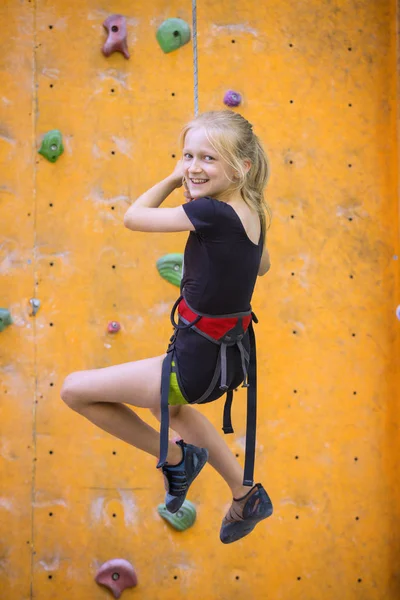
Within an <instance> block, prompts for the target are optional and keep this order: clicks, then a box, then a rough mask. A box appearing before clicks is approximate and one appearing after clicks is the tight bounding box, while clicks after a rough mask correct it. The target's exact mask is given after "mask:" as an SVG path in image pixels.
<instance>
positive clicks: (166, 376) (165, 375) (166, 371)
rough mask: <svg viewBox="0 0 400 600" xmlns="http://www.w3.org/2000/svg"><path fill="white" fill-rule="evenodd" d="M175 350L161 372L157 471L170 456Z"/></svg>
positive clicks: (168, 353)
mask: <svg viewBox="0 0 400 600" xmlns="http://www.w3.org/2000/svg"><path fill="white" fill-rule="evenodd" d="M172 350H173V349H172V348H171V350H170V351H169V352H167V356H166V357H165V358H164V360H163V364H162V370H161V428H160V460H159V461H158V464H157V469H159V468H160V467H163V466H164V465H165V463H166V461H167V455H168V441H169V438H168V430H169V408H168V396H169V382H170V376H171V369H172V359H173V354H174V353H173V351H172Z"/></svg>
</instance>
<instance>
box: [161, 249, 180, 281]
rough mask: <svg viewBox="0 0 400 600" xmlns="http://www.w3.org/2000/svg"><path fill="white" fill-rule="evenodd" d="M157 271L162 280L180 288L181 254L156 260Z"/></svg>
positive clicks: (167, 255) (169, 255)
mask: <svg viewBox="0 0 400 600" xmlns="http://www.w3.org/2000/svg"><path fill="white" fill-rule="evenodd" d="M156 265H157V269H158V272H159V273H160V275H161V277H162V278H163V279H166V280H167V281H169V282H170V283H172V285H176V286H177V287H180V285H181V279H182V266H183V254H166V255H165V256H162V257H161V258H159V259H158V261H157V263H156Z"/></svg>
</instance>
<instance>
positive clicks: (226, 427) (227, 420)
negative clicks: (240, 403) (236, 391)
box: [222, 391, 233, 433]
mask: <svg viewBox="0 0 400 600" xmlns="http://www.w3.org/2000/svg"><path fill="white" fill-rule="evenodd" d="M232 400H233V392H232V391H229V392H226V400H225V406H224V420H223V424H222V431H223V432H224V433H233V427H232V418H231V406H232Z"/></svg>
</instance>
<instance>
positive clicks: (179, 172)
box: [171, 159, 184, 188]
mask: <svg viewBox="0 0 400 600" xmlns="http://www.w3.org/2000/svg"><path fill="white" fill-rule="evenodd" d="M183 175H184V173H183V160H182V159H180V160H178V162H177V163H176V166H175V169H174V170H173V172H172V173H171V179H172V180H173V182H174V183H175V187H177V188H180V187H182V179H183Z"/></svg>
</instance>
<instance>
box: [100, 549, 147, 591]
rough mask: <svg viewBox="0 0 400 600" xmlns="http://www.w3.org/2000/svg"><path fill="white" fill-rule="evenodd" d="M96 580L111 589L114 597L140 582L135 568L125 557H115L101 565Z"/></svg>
mask: <svg viewBox="0 0 400 600" xmlns="http://www.w3.org/2000/svg"><path fill="white" fill-rule="evenodd" d="M95 580H96V583H100V584H101V585H105V586H106V587H107V588H108V589H109V590H111V591H112V593H113V594H114V598H119V597H120V596H121V594H122V592H123V591H124V590H126V589H127V588H130V587H135V586H136V585H137V584H138V580H137V577H136V573H135V570H134V568H133V567H132V565H131V563H130V562H128V561H127V560H125V559H124V558H113V559H112V560H109V561H107V562H105V563H104V564H103V565H101V567H100V569H99V570H98V572H97V575H96V577H95Z"/></svg>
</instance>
